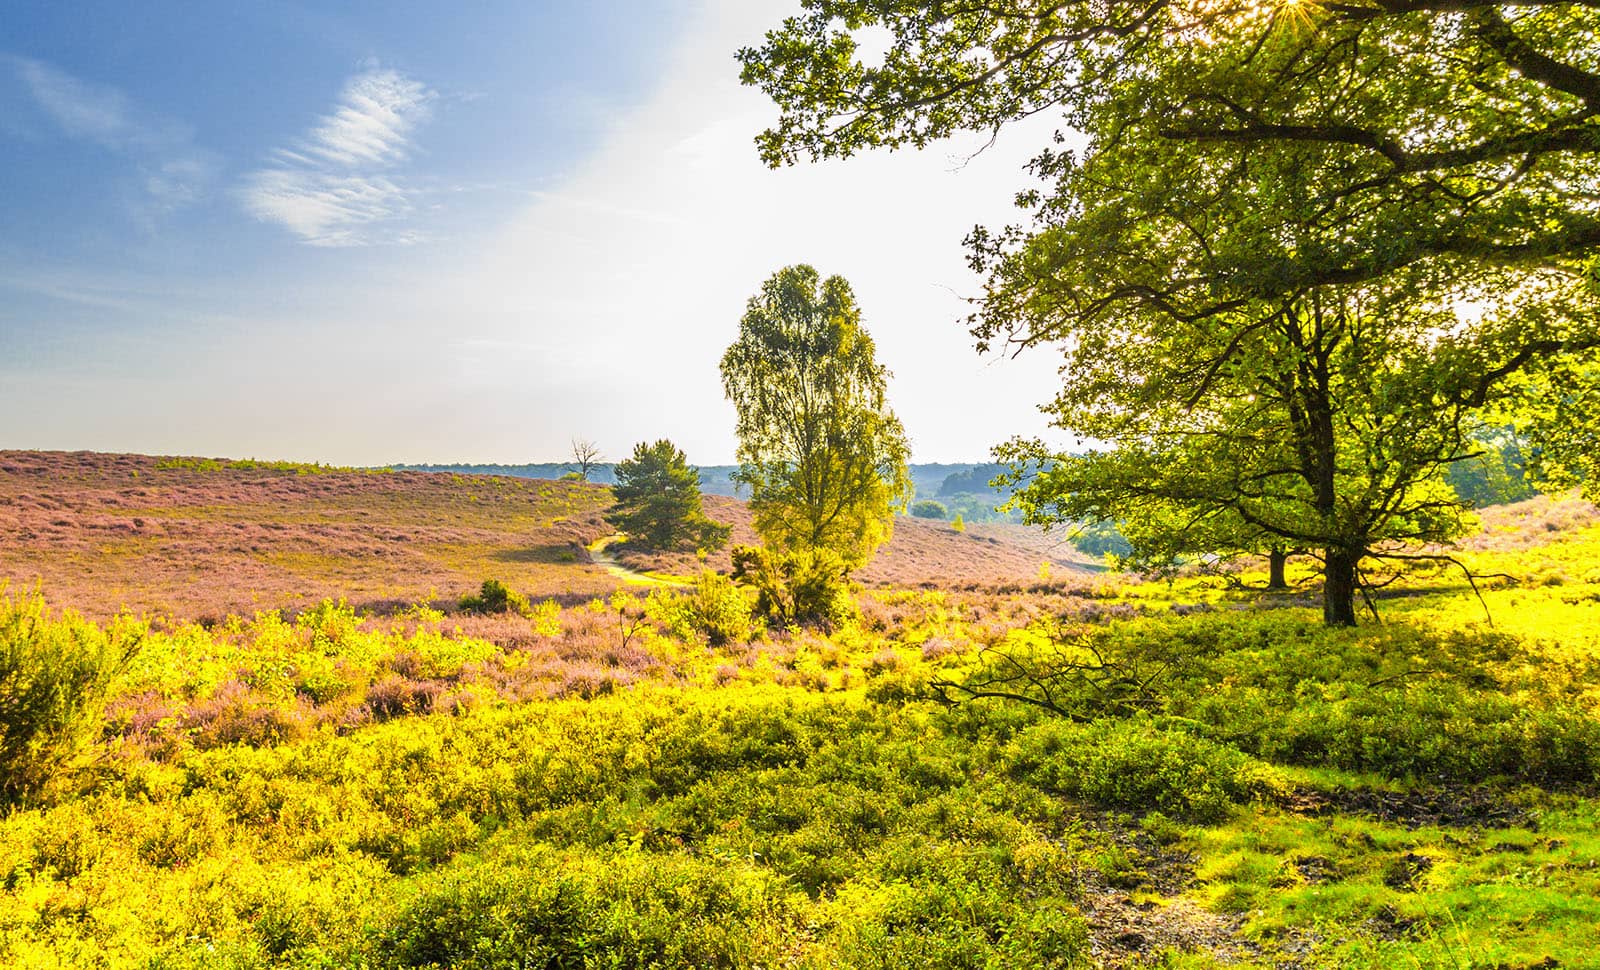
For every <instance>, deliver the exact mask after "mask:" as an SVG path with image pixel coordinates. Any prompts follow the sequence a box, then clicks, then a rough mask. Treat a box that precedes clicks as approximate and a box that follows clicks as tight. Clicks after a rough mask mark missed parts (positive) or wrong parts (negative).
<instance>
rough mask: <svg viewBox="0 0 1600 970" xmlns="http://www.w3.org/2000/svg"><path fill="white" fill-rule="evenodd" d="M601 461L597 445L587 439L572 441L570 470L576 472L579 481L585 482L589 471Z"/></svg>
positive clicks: (574, 439)
mask: <svg viewBox="0 0 1600 970" xmlns="http://www.w3.org/2000/svg"><path fill="white" fill-rule="evenodd" d="M602 460H603V459H602V458H601V452H600V446H599V445H597V444H595V443H594V442H592V441H590V440H589V439H587V438H573V439H572V464H573V466H574V467H573V469H572V470H573V471H574V472H577V474H578V478H579V479H581V480H583V481H586V482H587V481H588V480H589V472H590V470H591V469H593V468H594V466H595V465H598V464H599V463H600V462H601V461H602Z"/></svg>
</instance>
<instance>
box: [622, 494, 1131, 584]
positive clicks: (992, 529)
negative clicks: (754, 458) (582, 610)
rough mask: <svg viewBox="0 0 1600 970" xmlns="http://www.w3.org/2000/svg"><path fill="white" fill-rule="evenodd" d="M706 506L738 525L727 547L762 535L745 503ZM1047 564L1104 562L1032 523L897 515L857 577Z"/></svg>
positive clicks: (987, 574)
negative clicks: (961, 526)
mask: <svg viewBox="0 0 1600 970" xmlns="http://www.w3.org/2000/svg"><path fill="white" fill-rule="evenodd" d="M705 510H706V514H707V515H708V516H710V517H711V518H712V519H715V520H716V521H718V522H722V523H725V524H728V525H731V526H733V537H732V539H731V540H730V542H729V547H730V548H731V547H732V546H734V545H738V544H741V543H743V544H756V543H758V542H759V541H760V540H759V539H758V537H757V536H756V533H755V529H754V528H753V527H752V524H751V517H750V510H749V507H748V506H747V505H746V504H745V503H744V502H741V501H739V500H737V499H731V498H727V497H725V496H719V495H708V496H706V498H705ZM621 560H622V562H624V563H626V564H627V565H629V566H631V567H633V568H635V569H639V570H643V571H660V572H668V573H675V574H685V573H693V572H695V571H696V570H698V569H699V568H702V567H701V566H700V564H699V563H698V561H697V560H696V559H695V557H694V555H693V554H687V553H680V554H666V555H664V554H659V553H657V554H648V553H624V554H623V556H622V557H621ZM1046 563H1048V564H1049V570H1047V571H1045V573H1044V575H1046V576H1048V575H1051V574H1055V575H1064V574H1073V573H1080V574H1081V573H1089V572H1098V571H1101V570H1102V569H1103V568H1104V567H1103V566H1101V565H1100V564H1099V563H1098V561H1096V560H1095V559H1094V558H1093V557H1091V556H1085V555H1083V554H1082V553H1080V552H1078V551H1077V550H1076V549H1074V548H1073V547H1072V546H1071V544H1070V543H1068V542H1066V541H1065V539H1063V538H1062V537H1061V536H1060V535H1052V534H1047V533H1045V532H1044V531H1042V530H1040V529H1036V528H1032V527H1029V526H1021V525H1008V524H1002V523H986V524H983V525H972V526H968V527H967V528H966V529H965V530H964V531H957V530H955V529H952V528H951V527H950V525H949V523H946V522H936V521H930V520H927V519H914V518H908V517H905V516H900V517H897V518H896V519H895V520H894V535H893V536H892V537H891V538H890V540H889V542H888V543H886V544H885V545H884V547H883V548H882V549H881V550H880V551H879V553H878V556H877V558H875V559H874V560H873V561H872V562H871V563H868V564H867V565H866V566H865V567H864V568H862V569H861V570H860V571H859V572H857V573H856V574H855V578H856V579H858V580H859V581H861V582H863V583H866V584H868V585H872V586H891V585H893V586H920V585H930V586H971V585H978V586H982V585H994V584H997V583H1011V584H1015V583H1032V582H1036V581H1037V580H1038V579H1039V577H1040V575H1041V567H1042V566H1044V565H1045V564H1046ZM705 566H706V567H709V568H711V569H715V570H718V571H719V572H725V571H727V570H728V569H730V568H731V567H732V562H731V560H730V558H729V555H728V549H726V548H725V549H723V550H721V551H720V552H717V553H714V554H712V555H711V556H708V557H707V558H706V560H705Z"/></svg>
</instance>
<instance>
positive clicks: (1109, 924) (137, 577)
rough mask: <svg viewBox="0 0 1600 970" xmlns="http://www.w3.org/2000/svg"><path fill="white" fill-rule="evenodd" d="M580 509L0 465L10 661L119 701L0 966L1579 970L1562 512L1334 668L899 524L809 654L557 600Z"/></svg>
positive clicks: (707, 600) (1572, 674) (1588, 680)
mask: <svg viewBox="0 0 1600 970" xmlns="http://www.w3.org/2000/svg"><path fill="white" fill-rule="evenodd" d="M163 462H165V463H166V464H165V467H162V464H163ZM213 465H214V466H215V467H213ZM605 505H606V498H605V493H604V491H603V490H601V489H598V488H595V487H592V486H585V485H583V484H581V483H555V482H538V481H523V482H521V483H519V482H518V481H517V480H513V479H496V478H492V477H489V476H459V477H452V476H448V475H434V476H430V475H426V474H423V473H404V472H395V473H385V474H362V473H357V472H353V471H339V470H330V469H319V468H316V467H315V466H300V467H295V466H276V465H270V464H266V465H263V464H261V463H257V466H256V467H228V465H227V464H226V463H222V462H214V463H212V464H209V465H208V464H205V463H202V462H190V463H188V464H183V463H178V462H174V461H173V460H171V459H165V460H163V459H154V458H148V459H147V458H139V457H131V456H87V455H77V456H73V455H44V454H35V453H5V454H4V455H0V538H3V545H0V575H3V576H5V577H6V578H8V579H9V580H10V586H9V589H8V590H7V591H6V592H5V593H4V594H0V651H3V654H0V656H3V658H4V659H5V661H6V662H12V661H13V660H14V659H15V658H23V659H26V658H28V657H34V658H39V657H45V658H51V657H54V658H64V657H82V656H94V657H100V658H109V659H108V661H107V664H106V669H107V670H108V671H109V673H108V674H107V677H106V680H105V683H104V684H103V689H102V690H101V691H100V694H99V696H100V700H99V701H98V703H97V705H96V708H95V710H94V712H93V713H94V718H93V725H94V730H92V731H89V732H86V733H84V734H83V735H82V736H81V737H71V738H61V739H58V741H59V744H58V745H57V747H56V748H54V749H53V751H52V752H43V751H35V750H30V751H28V752H24V753H23V754H22V755H19V756H18V760H17V762H16V763H15V764H14V765H13V766H12V767H13V771H14V773H15V771H16V769H17V766H18V765H22V764H24V763H27V764H32V763H34V762H35V761H36V762H38V770H37V771H36V772H34V773H33V774H32V775H30V776H28V777H27V778H26V779H24V780H26V781H28V782H29V784H28V785H27V786H26V787H25V788H19V789H18V790H16V791H13V792H10V793H9V794H10V796H11V797H10V801H11V805H10V808H9V809H8V811H7V812H6V814H5V815H4V817H3V818H0V878H3V879H4V892H3V894H0V964H4V965H6V966H15V967H60V966H74V967H76V966H85V967H163V968H166V967H173V968H176V967H239V968H245V967H251V968H254V967H367V966H371V967H552V968H554V967H817V968H821V967H882V968H891V967H995V968H1002V967H1003V968H1011V967H1052V968H1078V967H1084V968H1087V967H1096V966H1105V967H1183V968H1204V967H1222V966H1228V967H1373V968H1379V967H1429V968H1432V967H1439V968H1465V967H1484V968H1488V967H1500V968H1530V970H1531V968H1535V967H1585V966H1595V965H1597V958H1596V957H1595V956H1594V954H1595V953H1596V952H1600V797H1597V792H1596V780H1597V778H1600V676H1597V675H1600V515H1597V513H1596V510H1595V509H1594V508H1593V507H1592V506H1589V505H1587V504H1585V503H1582V502H1578V501H1576V500H1571V499H1557V500H1552V499H1547V498H1540V499H1535V500H1533V501H1532V502H1529V503H1523V504H1521V505H1519V506H1512V507H1507V508H1503V509H1493V510H1487V511H1486V512H1485V513H1484V514H1483V529H1482V531H1481V532H1480V533H1479V534H1477V535H1475V536H1473V537H1471V538H1469V539H1468V540H1466V541H1465V542H1464V543H1463V544H1462V548H1461V549H1460V550H1459V551H1458V552H1457V553H1456V555H1457V556H1458V558H1460V559H1461V560H1462V561H1463V562H1465V563H1466V564H1468V565H1470V566H1471V567H1473V569H1474V570H1475V571H1476V572H1478V573H1480V574H1484V575H1485V576H1492V578H1485V579H1481V580H1479V589H1480V592H1481V597H1480V596H1479V595H1476V594H1474V593H1473V591H1472V590H1471V589H1469V588H1468V587H1467V585H1466V584H1465V582H1464V581H1463V580H1462V578H1461V576H1460V573H1459V571H1457V570H1455V569H1454V567H1452V566H1449V565H1448V564H1431V565H1430V564H1424V563H1418V564H1416V565H1414V566H1413V567H1412V568H1411V569H1409V570H1408V572H1407V574H1406V575H1404V576H1402V577H1400V578H1399V579H1398V580H1397V581H1396V582H1395V583H1394V584H1393V585H1391V586H1388V587H1386V588H1385V589H1383V590H1382V591H1381V592H1380V595H1379V596H1378V597H1377V598H1376V599H1375V600H1374V602H1373V604H1372V607H1373V609H1374V610H1375V611H1376V614H1377V616H1376V618H1374V617H1373V616H1372V615H1370V614H1369V615H1367V616H1366V617H1364V619H1366V620H1367V621H1368V622H1366V623H1365V625H1363V626H1362V627H1361V628H1359V629H1356V630H1328V629H1325V628H1324V627H1323V626H1322V625H1321V623H1320V618H1319V616H1318V615H1317V612H1316V610H1315V607H1314V606H1313V605H1311V601H1310V599H1309V598H1308V597H1307V595H1306V594H1304V593H1302V592H1299V591H1291V592H1290V593H1288V594H1282V595H1273V596H1266V595H1264V594H1263V593H1262V592H1261V591H1260V590H1259V589H1258V588H1257V587H1258V586H1259V585H1260V581H1261V579H1262V577H1261V576H1258V575H1256V574H1254V573H1253V572H1251V571H1249V570H1246V571H1243V572H1228V573H1222V574H1217V575H1189V576H1182V577H1178V578H1175V579H1173V580H1170V581H1168V580H1140V579H1137V578H1132V577H1124V576H1115V575H1109V574H1105V573H1102V572H1093V571H1090V570H1088V569H1085V568H1082V566H1081V564H1082V563H1083V558H1082V557H1077V556H1075V555H1074V554H1071V553H1066V552H1062V551H1060V550H1059V547H1057V546H1054V545H1052V544H1051V543H1052V542H1053V540H1048V539H1038V538H1037V537H1035V538H1031V539H1024V538H1021V537H1020V536H1019V535H1017V534H1009V533H1006V532H1003V531H1001V532H994V533H988V532H980V531H979V530H977V529H969V530H967V531H966V532H964V533H957V532H953V531H952V530H950V529H949V528H948V527H947V526H943V525H940V524H927V523H911V522H903V523H897V539H896V542H897V543H901V546H900V551H899V552H896V551H894V547H891V549H890V552H889V553H888V554H887V555H885V556H883V557H881V558H880V560H879V563H877V564H875V568H877V569H881V570H882V571H881V572H880V573H877V574H873V575H864V576H863V577H862V578H863V583H862V585H861V587H860V588H859V589H858V590H857V592H856V600H857V609H858V616H857V618H856V619H855V620H853V621H851V622H848V623H843V624H840V625H839V626H837V627H836V628H835V629H833V630H831V631H827V632H822V631H816V630H784V629H763V628H762V626H761V624H760V623H759V622H756V621H755V620H753V618H752V617H751V616H750V614H749V602H748V600H747V599H746V597H745V594H744V593H743V592H742V591H741V590H738V589H737V588H735V587H733V586H732V585H731V584H729V583H728V582H727V581H726V580H724V579H720V578H718V577H717V576H716V575H715V574H714V573H713V574H710V575H706V574H702V573H701V569H702V567H705V566H711V567H713V568H714V567H716V566H717V565H718V564H719V561H718V559H717V558H716V557H707V558H706V560H705V561H704V562H701V561H699V560H698V559H696V558H695V557H692V556H691V557H679V558H677V559H672V560H667V559H662V560H658V561H652V562H649V563H646V564H644V565H648V566H650V567H651V568H653V569H655V570H657V571H665V572H667V573H669V574H672V575H673V576H675V577H676V578H677V580H678V581H679V583H680V584H679V585H671V586H634V585H630V584H627V583H625V582H621V581H619V580H618V579H617V578H616V577H615V576H612V575H609V574H607V573H606V572H605V571H604V570H601V569H598V568H596V567H595V566H593V565H591V564H589V563H587V562H585V561H584V557H583V556H582V555H581V552H582V549H583V547H584V546H585V545H586V544H587V543H590V542H592V541H594V540H595V539H597V538H599V537H602V536H604V535H605V534H606V533H607V531H608V529H607V527H606V526H605V525H604V523H603V520H602V519H601V518H600V515H601V513H602V512H603V510H604V508H605ZM707 505H708V511H709V512H710V514H711V515H712V516H713V517H723V518H724V520H725V521H727V520H730V519H733V518H735V516H736V514H737V512H736V510H733V511H732V512H730V510H731V509H732V507H731V506H724V505H722V504H721V503H713V502H710V501H708V503H707ZM735 527H736V529H737V528H739V527H740V523H739V522H738V521H735ZM997 528H998V527H997ZM1029 543H1034V544H1031V545H1030V544H1029ZM1051 551H1057V552H1058V555H1056V556H1055V557H1054V558H1050V557H1049V556H1048V555H1047V554H1048V553H1049V552H1051ZM985 557H987V558H985ZM1075 564H1079V565H1075ZM489 578H494V579H498V580H500V581H503V583H504V584H505V586H506V587H509V588H510V590H511V591H512V592H513V593H519V594H521V599H520V601H517V600H516V598H515V597H513V598H512V600H511V601H509V602H507V603H506V604H505V605H506V606H507V607H508V608H506V609H505V610H504V611H500V610H497V609H494V608H493V606H494V605H495V604H496V603H498V601H496V600H493V598H492V597H489V596H487V595H481V596H480V597H479V600H478V601H477V602H476V603H473V602H472V601H470V600H469V601H468V603H467V604H466V605H463V604H462V602H461V600H462V597H464V596H468V595H469V594H473V593H475V592H478V591H479V584H480V583H481V582H482V581H483V580H484V579H489ZM488 592H489V590H487V589H485V590H483V591H482V593H483V594H487V593H488ZM485 601H489V602H485ZM474 607H476V608H474ZM47 754H50V755H52V756H53V758H54V760H49V759H47V758H46V757H45V756H46V755H47ZM30 758H31V759H33V761H29V760H28V759H30Z"/></svg>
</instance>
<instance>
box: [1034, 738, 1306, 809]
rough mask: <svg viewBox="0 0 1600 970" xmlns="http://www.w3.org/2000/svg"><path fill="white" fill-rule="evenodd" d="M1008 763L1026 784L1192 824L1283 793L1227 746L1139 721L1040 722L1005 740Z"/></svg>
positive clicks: (1256, 764) (1260, 768) (1261, 768)
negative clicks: (1008, 747)
mask: <svg viewBox="0 0 1600 970" xmlns="http://www.w3.org/2000/svg"><path fill="white" fill-rule="evenodd" d="M1011 757H1012V764H1013V767H1014V769H1015V770H1016V771H1018V772H1019V773H1020V774H1021V775H1022V776H1023V777H1025V778H1027V779H1028V780H1029V781H1031V782H1033V783H1034V784H1038V785H1042V786H1044V787H1046V788H1051V789H1054V790H1057V791H1061V792H1063V793H1065V794H1068V795H1073V796H1076V797H1079V798H1086V799H1088V800H1090V801H1093V802H1096V803H1098V804H1101V805H1105V806H1107V807H1110V808H1121V809H1130V810H1148V809H1158V810H1160V811H1162V812H1165V813H1167V814H1169V815H1178V816H1182V817H1185V818H1192V819H1195V820H1198V821H1216V820H1218V819H1220V818H1222V817H1224V816H1225V815H1226V814H1227V812H1228V811H1229V809H1231V808H1232V807H1233V806H1236V805H1243V804H1247V803H1249V802H1251V801H1253V800H1256V799H1258V798H1263V797H1268V796H1272V795H1277V794H1281V793H1283V792H1284V791H1286V790H1287V783H1286V782H1285V781H1284V780H1283V778H1282V776H1281V775H1279V774H1278V772H1277V771H1275V770H1274V769H1273V768H1271V767H1270V766H1269V765H1266V764H1264V763H1262V762H1260V761H1257V760H1256V759H1254V758H1251V757H1250V756H1248V755H1246V754H1244V753H1242V752H1240V751H1239V750H1237V749H1235V748H1231V747H1228V746H1227V745H1223V744H1218V743H1217V742H1215V741H1208V740H1206V739H1205V738H1200V737H1195V736H1194V735H1191V734H1187V733H1185V732H1182V731H1170V730H1161V729H1159V728H1156V727H1155V726H1153V725H1150V724H1147V723H1141V722H1139V721H1099V722H1095V723H1093V724H1090V725H1087V726H1079V725H1074V724H1071V723H1069V722H1066V721H1060V720H1054V721H1046V722H1044V723H1041V724H1039V725H1037V726H1035V727H1033V728H1031V729H1029V730H1027V731H1024V732H1023V733H1022V734H1021V735H1020V736H1019V737H1018V738H1017V739H1016V740H1015V741H1014V742H1013V744H1012V747H1011Z"/></svg>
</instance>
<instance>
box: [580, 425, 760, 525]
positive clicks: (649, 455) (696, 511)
mask: <svg viewBox="0 0 1600 970" xmlns="http://www.w3.org/2000/svg"><path fill="white" fill-rule="evenodd" d="M612 493H613V494H614V495H616V497H617V506H616V508H614V509H613V510H612V511H611V512H610V513H609V514H608V515H607V516H606V521H607V522H609V523H611V524H612V525H613V526H615V527H616V528H618V529H620V530H622V531H623V532H626V533H627V534H628V536H629V537H630V538H631V539H632V540H634V541H635V542H637V543H639V544H641V545H644V546H647V547H649V548H651V549H662V550H676V549H685V548H700V549H708V550H709V549H720V548H722V546H723V544H724V543H726V542H727V541H728V534H729V532H730V530H729V528H728V527H727V526H725V525H721V524H719V523H716V522H713V521H711V520H710V519H708V518H706V516H705V513H704V512H703V511H702V510H701V498H700V474H699V472H697V471H695V469H693V468H691V467H689V464H688V462H687V461H686V460H685V458H684V455H683V452H682V451H679V450H678V448H677V446H676V445H674V444H673V443H672V442H670V441H668V440H666V439H665V438H663V439H662V440H660V441H657V442H656V443H655V444H652V445H646V444H645V443H644V442H642V441H641V442H640V443H639V444H637V445H634V447H633V457H632V458H628V459H625V460H623V461H619V462H617V484H616V485H614V486H613V487H612Z"/></svg>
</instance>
